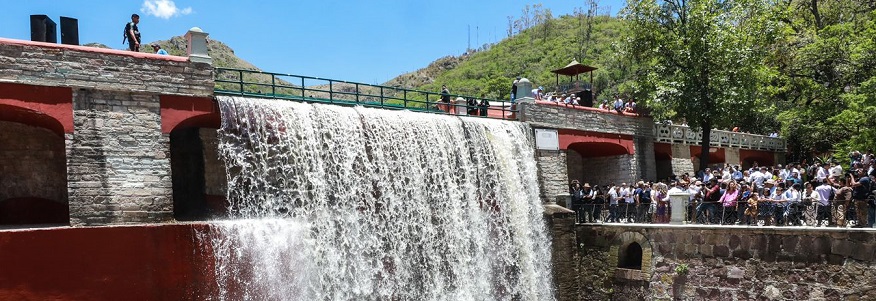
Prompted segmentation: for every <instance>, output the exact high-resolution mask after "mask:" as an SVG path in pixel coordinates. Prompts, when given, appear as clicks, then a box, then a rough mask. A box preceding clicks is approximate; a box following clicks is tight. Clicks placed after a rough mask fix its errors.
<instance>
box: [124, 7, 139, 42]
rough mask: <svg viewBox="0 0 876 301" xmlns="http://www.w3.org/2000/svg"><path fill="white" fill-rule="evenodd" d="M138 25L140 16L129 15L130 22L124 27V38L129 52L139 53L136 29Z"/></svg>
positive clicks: (137, 30) (137, 29)
mask: <svg viewBox="0 0 876 301" xmlns="http://www.w3.org/2000/svg"><path fill="white" fill-rule="evenodd" d="M138 23H140V16H139V15H137V14H133V15H131V22H128V24H126V25H125V38H126V39H127V40H128V49H129V50H131V51H140V29H139V28H137V24H138ZM123 43H124V41H123Z"/></svg>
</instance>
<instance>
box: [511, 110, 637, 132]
mask: <svg viewBox="0 0 876 301" xmlns="http://www.w3.org/2000/svg"><path fill="white" fill-rule="evenodd" d="M519 109H520V121H523V122H526V123H529V124H531V125H532V126H533V127H544V128H559V129H573V130H581V131H591V132H600V133H611V134H623V135H630V136H633V137H649V138H653V137H654V120H653V119H651V118H650V117H633V116H620V115H616V114H606V113H604V112H603V113H600V112H594V111H590V110H584V109H572V108H566V107H562V106H556V105H547V104H535V103H520V105H519Z"/></svg>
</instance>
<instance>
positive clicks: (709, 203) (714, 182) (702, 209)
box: [696, 178, 721, 223]
mask: <svg viewBox="0 0 876 301" xmlns="http://www.w3.org/2000/svg"><path fill="white" fill-rule="evenodd" d="M707 189H708V190H706V193H705V196H704V197H703V202H702V203H701V204H700V205H699V206H697V215H696V221H697V223H711V221H712V219H714V218H715V210H716V209H717V208H715V206H716V204H718V201H719V200H720V199H721V185H718V179H716V178H711V179H709V184H708V186H707ZM704 213H708V216H705V215H704Z"/></svg>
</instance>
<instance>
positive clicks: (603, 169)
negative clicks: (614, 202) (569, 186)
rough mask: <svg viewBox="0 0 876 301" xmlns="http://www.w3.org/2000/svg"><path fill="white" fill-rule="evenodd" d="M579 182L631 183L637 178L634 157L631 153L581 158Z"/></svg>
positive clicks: (600, 183) (594, 183)
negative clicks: (581, 171)
mask: <svg viewBox="0 0 876 301" xmlns="http://www.w3.org/2000/svg"><path fill="white" fill-rule="evenodd" d="M581 162H582V165H583V170H584V172H583V174H582V176H581V179H580V180H581V182H582V183H583V182H590V185H596V184H598V185H605V184H609V183H615V184H617V185H620V184H621V183H628V184H629V183H631V182H634V180H635V179H637V175H636V174H635V169H636V158H635V157H634V156H633V155H620V156H610V157H591V158H582V159H581Z"/></svg>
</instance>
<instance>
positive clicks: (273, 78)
mask: <svg viewBox="0 0 876 301" xmlns="http://www.w3.org/2000/svg"><path fill="white" fill-rule="evenodd" d="M271 97H277V76H276V75H274V74H271Z"/></svg>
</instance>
